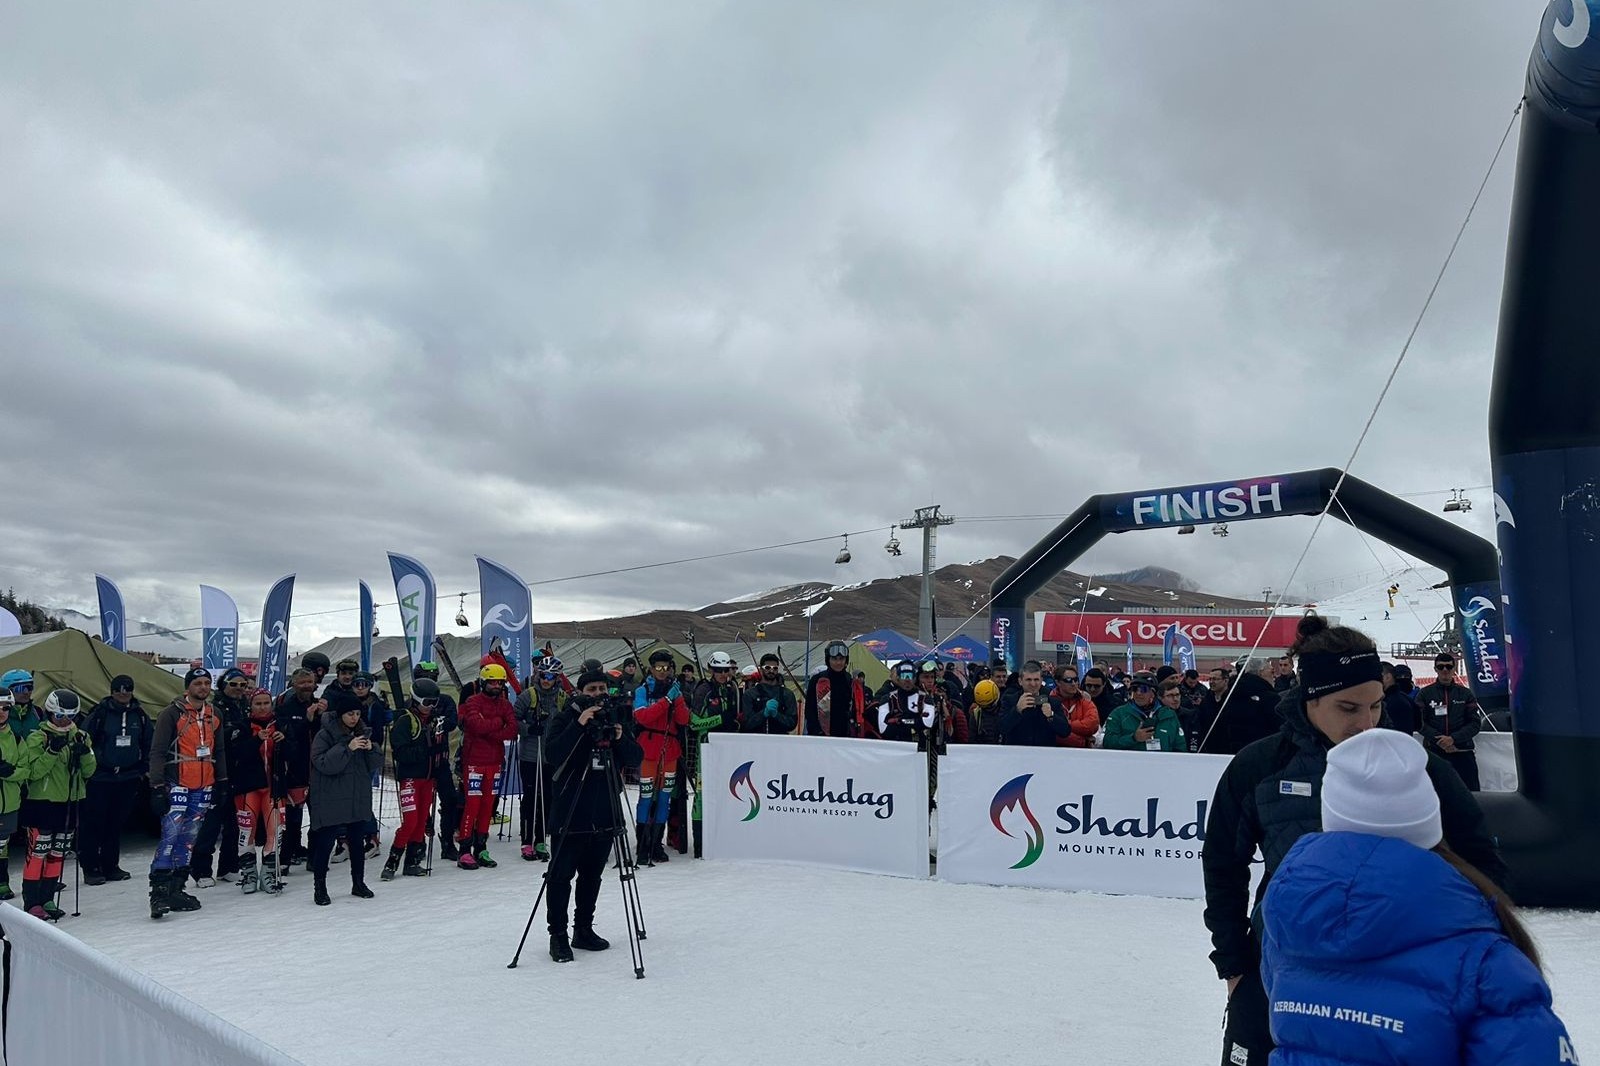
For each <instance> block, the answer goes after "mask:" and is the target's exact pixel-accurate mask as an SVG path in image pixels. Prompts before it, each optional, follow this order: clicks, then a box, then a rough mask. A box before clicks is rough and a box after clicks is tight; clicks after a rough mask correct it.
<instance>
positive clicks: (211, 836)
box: [189, 789, 239, 878]
mask: <svg viewBox="0 0 1600 1066" xmlns="http://www.w3.org/2000/svg"><path fill="white" fill-rule="evenodd" d="M238 824H239V823H238V818H237V816H236V815H235V813H234V808H233V797H232V796H230V795H227V794H226V793H223V792H219V791H216V790H215V789H213V791H212V794H211V807H210V809H209V810H207V811H206V816H205V818H204V819H202V820H201V822H200V832H199V833H198V834H197V835H196V836H195V838H194V854H193V855H191V856H190V857H189V873H190V874H191V875H192V876H194V877H196V878H200V877H210V876H211V859H212V856H216V857H217V870H216V872H217V873H219V874H236V873H238V872H239V834H238V832H237V827H238ZM219 842H220V843H221V845H222V847H221V849H220V853H219V849H218V847H217V845H218V843H219Z"/></svg>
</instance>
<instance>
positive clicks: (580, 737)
mask: <svg viewBox="0 0 1600 1066" xmlns="http://www.w3.org/2000/svg"><path fill="white" fill-rule="evenodd" d="M608 689H609V683H608V681H607V679H606V676H605V675H604V674H602V673H600V672H598V671H593V672H589V673H585V674H583V675H581V676H580V677H579V678H578V692H577V694H576V695H574V696H573V697H572V699H570V700H568V701H567V705H566V706H565V707H563V708H562V709H561V710H560V711H558V712H556V713H555V714H553V715H551V716H550V720H549V721H548V722H547V723H545V732H544V749H545V762H546V765H547V766H548V767H549V771H550V790H551V791H550V813H551V816H552V818H553V820H554V825H555V826H556V832H555V835H554V838H553V840H552V844H553V846H552V848H551V851H550V871H549V873H548V874H546V877H547V881H546V883H545V884H546V893H547V895H546V897H545V916H546V919H547V921H548V927H549V930H550V958H551V959H552V960H554V961H556V962H571V961H572V949H573V948H578V949H580V950H582V951H604V950H605V949H606V948H608V947H610V946H611V944H610V942H609V941H607V940H605V939H603V938H602V937H600V936H599V935H598V934H596V933H595V931H594V906H595V901H596V900H598V899H599V898H600V878H601V877H602V875H604V873H605V869H606V860H607V859H608V858H609V857H610V856H611V853H612V851H613V849H614V848H615V847H616V844H617V839H618V837H619V836H620V835H621V834H622V833H624V832H626V826H625V824H624V823H625V822H626V818H625V817H624V816H623V814H622V804H621V801H620V799H619V798H618V792H619V791H620V789H621V783H622V779H621V776H620V774H621V771H622V770H623V769H624V768H625V767H633V768H637V767H638V766H639V763H640V761H641V760H642V759H643V758H644V752H643V750H642V749H641V748H640V747H639V744H638V742H637V741H635V740H634V739H633V735H632V734H631V733H630V732H629V731H628V730H625V729H623V728H622V726H621V725H620V724H616V725H612V726H610V727H608V728H600V729H597V728H596V727H595V725H594V716H595V715H596V714H597V713H598V712H599V711H600V708H601V705H602V704H603V703H604V702H605V700H606V695H607V691H608ZM597 734H598V735H597ZM573 875H577V880H578V891H577V900H576V902H575V903H574V906H573V915H572V917H573V928H572V937H571V939H570V940H569V939H568V937H567V903H568V901H569V900H570V899H571V897H572V880H573Z"/></svg>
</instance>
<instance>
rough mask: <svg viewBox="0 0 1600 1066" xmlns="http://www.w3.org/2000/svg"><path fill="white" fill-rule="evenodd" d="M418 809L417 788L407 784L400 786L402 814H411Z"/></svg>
mask: <svg viewBox="0 0 1600 1066" xmlns="http://www.w3.org/2000/svg"><path fill="white" fill-rule="evenodd" d="M416 809H417V786H416V785H412V784H406V785H401V786H400V813H401V814H410V813H411V812H413V811H415V810H416Z"/></svg>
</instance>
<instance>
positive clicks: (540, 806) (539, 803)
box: [517, 760, 549, 847]
mask: <svg viewBox="0 0 1600 1066" xmlns="http://www.w3.org/2000/svg"><path fill="white" fill-rule="evenodd" d="M538 782H539V764H538V763H536V762H528V761H526V760H524V761H523V763H522V803H521V804H520V805H519V806H518V808H517V810H518V812H519V813H520V814H521V816H522V843H523V846H524V847H526V846H527V845H529V844H537V843H540V842H542V841H543V840H544V830H545V817H546V814H545V807H544V797H545V795H546V794H547V793H548V792H549V788H548V786H546V787H545V788H542V789H541V788H539V784H538Z"/></svg>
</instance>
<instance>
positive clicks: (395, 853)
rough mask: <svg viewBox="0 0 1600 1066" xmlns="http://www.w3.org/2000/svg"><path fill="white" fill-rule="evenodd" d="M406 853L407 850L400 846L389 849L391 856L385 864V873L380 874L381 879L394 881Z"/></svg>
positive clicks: (379, 878)
mask: <svg viewBox="0 0 1600 1066" xmlns="http://www.w3.org/2000/svg"><path fill="white" fill-rule="evenodd" d="M404 855H405V850H404V849H403V848H400V847H398V846H396V847H391V848H390V849H389V858H388V859H387V860H385V862H384V864H383V873H381V874H379V875H378V880H380V881H393V880H394V875H395V874H397V873H399V872H400V860H401V858H402V857H403V856H404Z"/></svg>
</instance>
